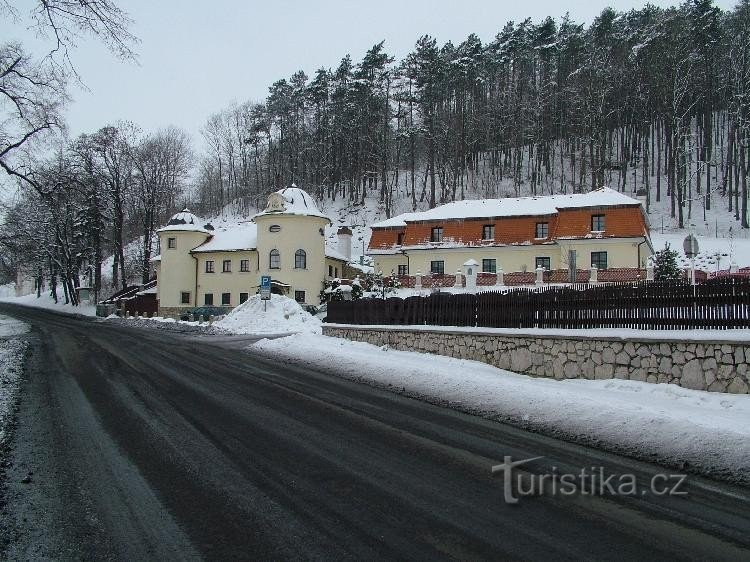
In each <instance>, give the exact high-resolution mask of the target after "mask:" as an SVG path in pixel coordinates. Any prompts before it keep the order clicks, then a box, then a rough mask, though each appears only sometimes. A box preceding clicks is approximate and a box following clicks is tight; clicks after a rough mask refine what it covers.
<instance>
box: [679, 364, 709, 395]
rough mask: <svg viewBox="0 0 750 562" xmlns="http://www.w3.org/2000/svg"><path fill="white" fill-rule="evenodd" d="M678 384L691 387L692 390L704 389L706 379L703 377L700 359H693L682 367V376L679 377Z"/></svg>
mask: <svg viewBox="0 0 750 562" xmlns="http://www.w3.org/2000/svg"><path fill="white" fill-rule="evenodd" d="M680 386H683V387H685V388H692V389H693V390H705V389H706V379H705V378H704V375H703V368H702V367H701V363H700V361H698V360H697V359H693V360H692V361H688V362H687V363H686V364H685V366H684V367H683V369H682V376H681V377H680Z"/></svg>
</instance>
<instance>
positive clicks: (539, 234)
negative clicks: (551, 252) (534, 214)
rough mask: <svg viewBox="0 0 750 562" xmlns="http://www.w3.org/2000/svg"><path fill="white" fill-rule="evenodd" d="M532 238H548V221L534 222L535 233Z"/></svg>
mask: <svg viewBox="0 0 750 562" xmlns="http://www.w3.org/2000/svg"><path fill="white" fill-rule="evenodd" d="M534 238H549V223H548V222H538V223H536V234H535V235H534Z"/></svg>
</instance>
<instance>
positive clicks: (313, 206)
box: [253, 184, 331, 222]
mask: <svg viewBox="0 0 750 562" xmlns="http://www.w3.org/2000/svg"><path fill="white" fill-rule="evenodd" d="M264 215H303V216H310V217H320V218H323V219H326V220H328V221H329V222H330V220H331V219H330V218H328V216H327V215H325V214H324V213H323V212H321V210H320V209H318V205H317V203H315V199H314V198H313V197H312V196H311V195H310V194H309V193H307V192H306V191H305V190H304V189H300V188H299V187H297V186H296V185H294V184H292V185H291V186H289V187H285V188H284V189H280V190H279V191H276V192H274V193H272V194H271V195H270V196H269V197H268V206H266V208H265V210H264V211H262V212H260V213H258V214H256V215H255V216H254V217H253V219H255V218H256V217H260V216H264Z"/></svg>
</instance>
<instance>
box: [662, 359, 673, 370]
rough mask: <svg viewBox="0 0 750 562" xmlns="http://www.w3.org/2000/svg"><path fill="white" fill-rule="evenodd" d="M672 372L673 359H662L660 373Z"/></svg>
mask: <svg viewBox="0 0 750 562" xmlns="http://www.w3.org/2000/svg"><path fill="white" fill-rule="evenodd" d="M670 371H672V359H671V358H669V357H662V358H661V360H660V361H659V372H661V373H669V372H670Z"/></svg>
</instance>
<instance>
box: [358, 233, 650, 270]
mask: <svg viewBox="0 0 750 562" xmlns="http://www.w3.org/2000/svg"><path fill="white" fill-rule="evenodd" d="M638 242H639V240H638V239H636V240H635V241H633V240H631V239H625V240H623V239H616V240H612V239H603V240H596V239H592V240H582V241H581V240H571V241H560V242H559V243H558V244H539V245H528V246H486V247H472V248H441V247H435V248H431V249H428V250H410V251H407V253H408V259H407V257H406V256H404V255H403V254H396V255H377V254H375V255H372V258H373V261H374V263H375V271H376V272H378V271H382V272H383V275H390V274H391V272H392V271H394V272H398V266H399V265H401V264H404V265H406V264H408V266H409V275H415V274H416V273H417V271H419V272H421V273H422V274H423V275H424V274H427V273H429V272H430V262H431V261H433V260H442V261H444V262H445V263H444V271H445V273H446V274H451V275H452V274H455V273H456V271H457V270H459V269H460V270H461V272H463V264H464V263H465V262H467V261H468V260H470V259H473V260H476V261H477V262H478V263H479V266H480V271H481V266H482V260H483V259H494V260H496V268H497V269H498V270H500V269H502V270H503V271H504V272H506V273H510V272H516V271H533V270H534V269H535V267H536V258H538V257H539V258H542V257H546V258H550V269H567V267H568V250H569V249H573V250H576V265H577V267H578V269H588V268H589V267H591V252H607V266H608V267H610V268H612V267H638ZM640 253H641V262H642V264H645V260H646V259H647V257H648V256H649V255H650V253H651V252H650V249H649V247H648V244H642V245H641V247H640ZM642 267H645V265H642Z"/></svg>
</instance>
